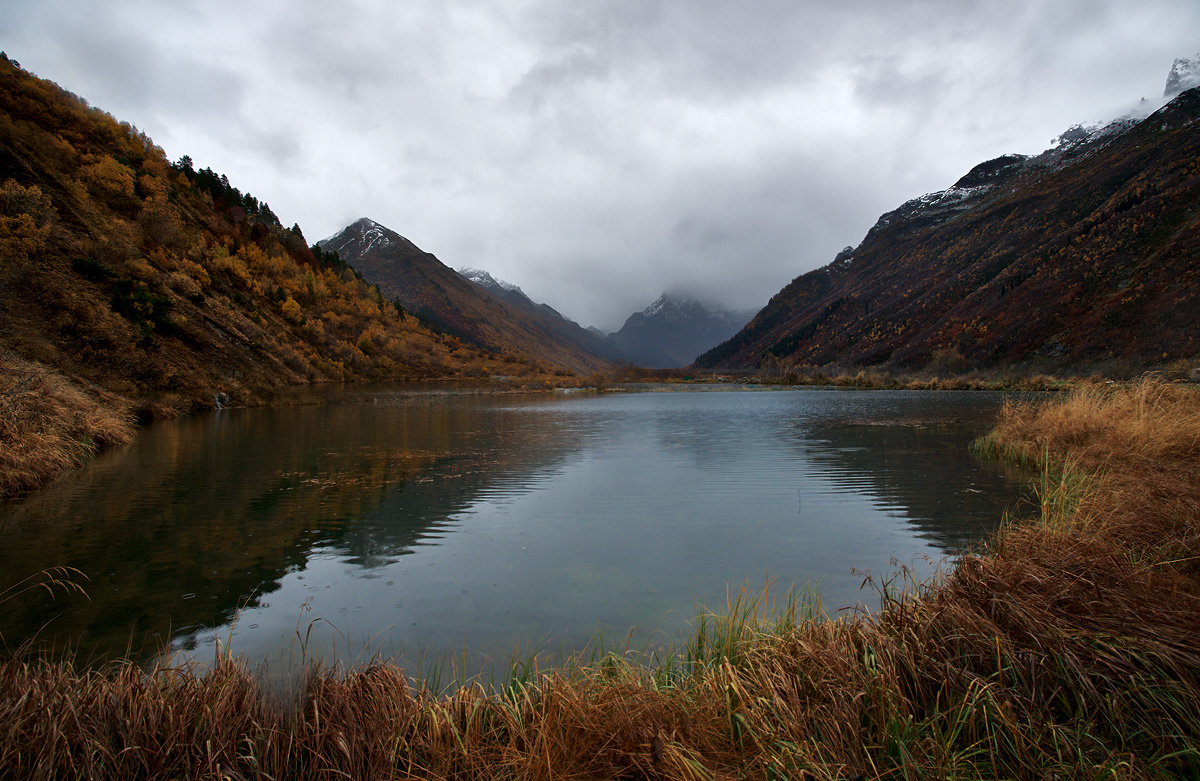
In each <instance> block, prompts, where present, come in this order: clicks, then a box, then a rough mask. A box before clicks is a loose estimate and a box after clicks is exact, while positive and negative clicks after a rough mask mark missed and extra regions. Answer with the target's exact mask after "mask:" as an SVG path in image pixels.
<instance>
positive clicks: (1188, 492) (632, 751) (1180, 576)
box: [0, 380, 1200, 781]
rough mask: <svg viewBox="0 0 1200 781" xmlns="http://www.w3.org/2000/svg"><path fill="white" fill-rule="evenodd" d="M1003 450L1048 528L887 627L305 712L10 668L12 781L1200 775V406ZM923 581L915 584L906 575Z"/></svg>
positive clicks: (814, 629) (885, 616)
mask: <svg viewBox="0 0 1200 781" xmlns="http://www.w3.org/2000/svg"><path fill="white" fill-rule="evenodd" d="M976 450H977V452H978V453H979V454H980V455H981V456H987V457H996V458H1001V459H1005V460H1007V461H1011V462H1014V463H1019V464H1022V465H1024V466H1026V467H1028V468H1030V469H1031V470H1033V473H1035V474H1037V475H1038V477H1037V479H1036V485H1037V487H1038V493H1039V498H1040V512H1039V514H1038V515H1037V517H1034V518H1030V519H1010V520H1009V521H1008V522H1006V523H1005V524H1004V525H1003V526H1002V528H1001V529H1000V530H999V531H998V532H997V533H995V534H994V535H993V536H992V537H991V538H990V539H989V541H988V544H987V546H986V548H984V549H981V550H980V551H978V552H975V553H971V554H967V555H964V556H962V557H960V558H959V559H958V560H956V561H955V562H954V563H953V564H949V565H947V568H946V569H945V571H944V572H943V573H942V574H941V575H939V576H938V577H937V578H935V579H933V580H930V581H926V582H922V583H902V584H901V585H904V586H906V587H905V588H903V589H897V588H895V586H896V585H897V584H896V582H895V581H892V582H886V583H882V584H878V590H879V593H880V601H881V604H880V607H879V609H878V610H877V611H875V612H873V613H870V614H861V613H860V614H854V615H850V616H845V617H842V618H838V619H836V620H828V619H826V618H824V617H822V616H820V611H819V609H818V608H817V606H816V604H815V603H814V602H812V601H808V600H804V599H799V598H797V597H796V596H795V595H792V594H789V595H787V596H784V597H780V598H778V599H773V596H774V595H772V594H769V593H767V592H764V593H762V594H760V595H757V596H755V595H750V594H746V593H744V592H743V594H742V595H740V596H739V597H737V598H735V599H733V600H732V601H731V604H730V605H729V606H728V610H727V612H725V613H724V614H721V615H707V616H705V617H704V618H703V620H702V621H700V622H699V625H698V627H697V628H696V632H695V634H694V636H693V639H692V640H691V641H690V642H689V643H688V644H687V645H686V646H685V647H684V648H682V649H679V650H678V651H677V652H676V653H674V654H669V655H668V656H667V657H665V658H660V657H655V658H653V659H649V660H647V659H645V658H643V657H640V656H638V655H635V654H625V655H622V654H611V653H610V654H595V655H593V656H592V657H591V658H589V659H588V660H581V661H580V662H579V663H578V664H574V665H568V666H566V667H564V668H561V669H554V670H538V669H537V665H536V660H532V661H531V662H530V663H529V664H525V665H522V664H516V665H514V667H513V669H512V673H511V678H510V679H509V680H508V681H507V682H506V683H504V684H503V685H500V686H496V687H494V688H493V689H491V690H485V689H484V687H482V686H481V685H478V684H476V685H471V686H466V687H462V688H459V689H457V690H454V691H452V692H446V693H438V692H435V691H432V690H431V689H430V688H429V687H428V686H427V685H422V684H418V683H415V682H414V681H413V680H412V679H410V678H408V677H407V676H406V675H405V673H404V672H403V671H402V670H400V669H398V668H396V667H395V666H392V665H388V664H370V665H367V666H363V667H359V668H355V669H352V670H341V669H329V668H324V667H321V666H319V665H314V666H311V667H309V668H308V669H307V670H306V672H305V673H304V674H303V675H301V676H300V678H299V680H298V681H297V686H296V687H295V690H294V691H289V692H287V693H282V694H281V693H280V691H279V690H278V689H277V688H272V687H271V686H267V685H265V683H264V682H263V681H262V679H261V678H260V676H259V675H257V674H256V673H255V672H254V671H252V670H251V669H249V668H248V667H247V665H246V664H244V663H243V662H241V661H239V660H238V659H235V658H231V657H230V656H229V655H227V654H226V655H221V656H218V658H217V659H216V660H214V662H213V663H212V664H211V665H208V666H206V667H205V668H203V669H201V668H162V669H155V670H150V671H147V670H144V669H142V668H140V667H138V666H137V665H136V664H135V663H132V662H120V663H112V664H110V665H109V666H107V667H104V668H101V669H85V668H83V667H82V666H76V665H74V664H73V663H71V662H70V661H59V660H51V659H45V658H39V657H36V656H34V655H32V654H21V653H17V654H16V656H15V658H11V659H8V660H6V661H4V662H0V777H6V778H10V777H11V778H18V777H19V778H31V779H51V778H74V777H80V778H85V777H86V778H94V779H103V778H122V779H125V778H145V779H151V778H164V779H165V778H176V777H187V778H213V779H216V778H247V779H248V778H271V779H280V778H347V777H350V778H443V779H449V778H455V779H477V778H479V779H481V778H512V779H541V778H545V779H549V778H613V779H616V778H647V779H657V778H672V779H725V778H767V779H785V778H786V779H796V780H799V779H806V780H807V781H813V779H822V780H823V781H833V780H834V779H877V778H880V779H882V778H888V779H891V778H896V779H900V778H904V779H913V778H927V779H944V778H981V777H983V778H1096V779H1099V778H1106V779H1107V778H1115V779H1126V778H1128V779H1135V778H1137V779H1142V778H1179V777H1196V776H1197V775H1200V711H1198V710H1197V708H1196V703H1197V702H1200V390H1198V389H1196V388H1194V387H1192V386H1190V385H1183V384H1172V383H1167V382H1161V381H1154V380H1143V381H1140V382H1137V383H1133V384H1129V385H1119V386H1118V385H1111V386H1110V385H1105V384H1103V383H1079V384H1077V385H1076V386H1075V387H1074V388H1073V389H1072V390H1071V391H1070V392H1069V393H1068V394H1065V395H1061V396H1058V397H1056V398H1054V399H1051V400H1048V401H1041V402H1036V403H1033V402H1018V401H1010V402H1009V403H1008V404H1007V405H1006V406H1005V408H1004V410H1003V412H1002V414H1001V416H1000V419H999V421H998V423H997V425H996V427H995V428H994V429H993V431H992V432H991V433H990V434H989V435H988V436H987V437H985V438H983V439H981V440H980V441H979V442H978V443H977V444H976ZM897 577H898V578H900V579H901V580H903V577H904V573H903V572H901V573H899V575H898V576H897Z"/></svg>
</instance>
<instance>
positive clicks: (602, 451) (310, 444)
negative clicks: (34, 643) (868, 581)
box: [0, 389, 1021, 669]
mask: <svg viewBox="0 0 1200 781" xmlns="http://www.w3.org/2000/svg"><path fill="white" fill-rule="evenodd" d="M355 395H356V397H357V401H356V403H346V404H328V405H324V406H319V407H295V408H277V409H265V410H225V411H220V412H216V413H211V414H204V415H198V416H194V417H192V418H188V419H183V420H179V421H172V422H169V423H163V424H155V425H154V426H152V427H151V428H149V429H148V430H146V431H144V432H143V433H142V435H141V436H140V438H139V440H138V441H137V443H136V444H135V445H133V446H130V447H127V448H124V449H121V450H118V451H114V452H110V453H107V454H105V455H104V456H102V457H101V458H99V459H97V460H96V461H95V462H94V463H92V464H91V465H89V466H88V467H86V468H85V469H82V470H79V471H78V472H76V473H74V474H72V475H69V476H67V477H66V478H65V479H63V480H62V481H60V482H59V483H58V484H56V485H55V486H52V487H51V488H49V489H47V490H45V491H43V492H41V493H39V494H37V495H35V496H33V497H30V498H28V499H26V500H23V501H21V502H16V503H9V504H7V505H3V506H0V572H3V573H4V576H5V578H6V580H7V581H8V582H15V581H16V580H19V579H20V577H23V576H24V575H26V574H28V573H30V572H35V571H37V570H39V569H41V568H43V567H49V566H57V565H68V566H74V567H77V568H79V569H80V570H82V571H83V572H85V573H86V574H87V576H88V577H89V578H90V582H89V583H87V584H85V587H86V589H87V591H88V593H89V595H90V597H91V600H90V601H84V600H80V599H78V598H64V597H62V596H60V597H59V598H58V599H56V600H54V601H51V600H49V599H48V598H47V596H46V595H44V594H40V593H39V594H34V595H29V596H28V597H27V598H23V599H21V600H17V601H15V602H14V603H12V606H11V609H9V610H7V611H6V615H4V617H3V618H0V632H2V633H3V636H4V639H5V641H6V642H7V643H8V645H9V646H10V647H11V646H13V645H15V644H17V643H19V642H21V641H22V640H25V639H27V638H29V637H32V636H35V635H36V637H37V638H38V640H39V641H40V642H42V643H43V644H53V645H55V646H56V647H62V646H63V645H65V644H68V643H69V644H72V645H75V646H77V647H78V648H79V649H80V651H81V653H83V654H84V655H85V656H89V655H95V656H111V655H114V654H121V653H123V652H124V651H125V650H126V648H133V649H141V648H150V649H153V648H156V647H157V646H158V644H161V642H162V641H163V640H164V639H165V638H166V637H168V636H171V637H173V638H174V644H173V649H174V650H175V652H176V653H178V654H179V655H180V658H188V657H189V656H190V655H194V656H195V657H197V658H200V659H205V658H210V657H211V655H212V653H213V652H214V644H215V642H216V640H217V639H218V638H219V639H220V640H221V642H222V643H223V644H226V645H227V646H230V647H232V650H233V651H234V652H235V653H243V654H245V655H246V656H247V657H248V658H249V659H251V660H262V659H267V658H272V659H286V658H288V657H292V658H294V657H295V656H296V655H297V654H298V653H303V654H306V655H307V656H309V657H320V658H323V659H325V660H327V661H330V660H334V659H339V660H341V661H343V662H346V663H354V662H355V661H366V660H367V659H370V658H372V657H375V656H383V657H389V658H398V659H399V660H400V661H402V662H403V663H405V664H408V665H410V666H415V665H416V664H417V663H418V660H419V659H424V660H425V661H424V662H423V663H425V664H428V661H427V660H428V658H429V657H431V656H435V655H438V654H442V653H445V652H447V651H449V650H455V651H456V652H457V654H458V656H459V658H460V659H465V665H466V667H467V668H468V669H479V668H481V667H482V666H483V661H482V660H483V659H484V658H486V657H487V656H488V655H495V656H498V657H499V658H500V660H501V662H504V661H507V659H508V657H509V655H510V654H511V652H512V650H513V648H514V646H516V647H518V648H520V649H522V651H528V650H530V649H541V650H544V651H546V652H548V653H551V654H553V653H557V652H559V651H568V652H569V651H572V650H577V649H579V648H581V647H583V646H584V645H585V644H586V643H588V642H589V640H591V639H593V638H594V637H595V636H596V635H597V633H600V634H602V635H603V636H604V638H605V642H607V643H609V644H610V645H611V644H613V643H615V644H617V645H622V644H623V643H624V642H625V639H626V637H627V636H628V635H629V632H630V629H631V628H633V629H634V635H633V641H632V642H633V645H635V646H638V647H643V646H647V645H658V644H662V643H664V642H667V641H669V640H670V639H672V638H674V637H676V636H677V635H678V633H680V632H681V631H685V629H686V626H687V623H688V622H689V621H690V619H691V618H692V617H693V616H694V614H695V605H696V603H697V601H702V602H704V603H706V604H708V605H709V606H710V607H717V606H719V605H721V604H723V603H724V600H725V596H726V592H727V589H729V588H733V589H735V590H736V589H737V588H738V587H740V586H741V585H742V584H743V583H745V584H748V585H749V586H751V587H753V588H760V587H761V586H762V585H763V584H764V582H765V581H766V579H767V578H768V577H770V578H771V579H773V581H774V583H775V587H777V588H782V587H786V586H787V585H790V584H795V585H797V586H803V585H805V584H813V585H815V586H816V587H817V588H819V590H820V593H821V595H822V597H823V602H824V606H825V608H826V610H827V611H830V612H833V611H835V610H837V609H838V608H842V607H845V606H850V605H854V604H856V603H859V602H866V603H868V604H874V603H875V597H874V596H873V595H872V594H870V593H864V592H862V591H861V590H860V585H861V583H862V575H861V574H856V573H855V572H854V569H855V568H857V570H860V571H870V572H873V573H875V574H882V573H886V572H887V571H889V570H894V564H893V563H892V562H899V563H901V564H905V565H913V566H915V567H916V569H917V571H918V572H919V573H922V574H927V573H929V572H931V571H932V565H931V564H930V563H928V562H926V561H925V560H924V559H925V557H930V558H932V559H933V560H937V559H940V558H941V557H943V556H945V555H946V554H947V553H953V552H956V551H958V550H961V549H962V548H964V547H965V546H968V545H970V544H972V542H973V541H977V540H979V539H980V538H981V537H982V535H983V534H984V533H985V532H986V531H987V530H988V529H989V528H991V527H993V526H994V525H995V524H996V523H998V522H999V520H1000V519H1001V517H1002V515H1003V513H1004V511H1005V509H1006V508H1007V507H1011V506H1013V505H1014V503H1015V501H1016V500H1017V498H1018V496H1019V494H1020V487H1021V482H1020V480H1019V478H1018V477H1016V476H1014V475H1006V474H1003V473H1001V472H999V471H997V469H996V467H994V466H989V465H984V464H980V463H978V462H976V461H975V460H973V459H972V458H971V457H970V455H969V454H968V453H967V445H968V443H969V442H970V440H971V439H972V438H973V437H975V436H977V435H979V434H980V433H982V432H983V431H985V430H986V429H987V428H988V426H989V425H990V423H991V421H992V419H993V417H994V415H995V411H996V410H997V409H998V407H999V405H1000V403H1001V402H1002V398H1003V397H1002V396H1000V395H998V394H989V393H970V392H962V393H956V392H937V393H932V392H919V391H849V390H820V389H802V390H786V391H784V390H781V391H757V392H754V391H740V392H719V391H715V390H707V391H701V392H663V393H636V394H602V395H594V394H557V395H546V394H542V395H503V396H486V395H467V394H449V393H411V392H395V391H392V392H389V391H387V390H385V389H378V390H374V391H372V392H370V393H365V394H364V393H363V392H362V391H361V389H360V390H358V391H356V394H355Z"/></svg>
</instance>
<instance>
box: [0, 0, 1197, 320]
mask: <svg viewBox="0 0 1200 781" xmlns="http://www.w3.org/2000/svg"><path fill="white" fill-rule="evenodd" d="M8 5H9V6H10V7H9V8H8V9H6V13H5V16H4V19H2V20H0V47H2V48H4V49H5V50H7V52H8V53H9V55H10V56H12V57H15V58H16V59H19V60H20V61H21V62H22V63H23V65H25V66H26V67H27V68H29V69H30V70H32V71H33V72H35V73H37V74H39V75H41V76H44V77H46V78H50V79H53V80H55V81H57V82H59V83H60V84H61V85H62V86H63V87H65V88H67V89H69V90H72V91H74V92H76V93H78V94H80V95H82V96H84V97H85V98H87V99H88V100H90V101H91V102H92V103H93V104H95V105H98V106H100V107H102V108H104V109H106V110H108V111H110V112H112V113H113V114H114V115H116V116H118V117H119V118H121V119H124V120H128V121H130V122H133V123H134V124H136V125H138V126H139V127H141V128H142V129H144V130H146V131H147V132H148V133H149V134H150V135H151V136H152V137H153V138H154V139H155V140H156V141H157V142H158V143H159V144H161V145H162V146H163V147H164V148H165V149H166V151H167V153H168V154H169V155H171V156H172V157H178V156H180V155H182V154H189V155H191V156H192V157H193V158H194V159H195V161H196V162H197V164H199V165H208V166H211V167H213V168H214V169H215V170H218V171H221V172H223V173H226V174H228V175H229V177H230V179H231V180H232V181H233V182H234V183H235V184H236V185H237V186H238V187H240V188H241V189H242V190H244V191H250V192H253V193H254V194H255V195H256V196H258V197H259V198H262V199H265V200H267V201H268V202H270V204H271V206H272V208H273V209H274V210H275V211H276V212H277V213H278V214H279V215H280V216H281V218H283V219H284V220H285V221H286V222H288V223H291V222H293V221H297V222H299V223H300V225H301V226H302V227H303V228H304V229H305V232H306V235H307V236H308V237H309V239H310V240H315V239H317V238H321V237H324V236H326V235H329V234H332V233H334V232H335V231H336V230H338V229H340V228H341V227H342V226H344V225H345V224H347V223H349V222H351V221H352V220H354V219H356V218H357V217H359V216H364V215H366V216H370V217H372V218H373V219H376V220H378V221H380V222H383V223H384V224H386V225H388V226H390V227H392V228H394V229H395V230H397V231H399V232H400V233H403V234H405V235H406V236H408V237H409V238H410V239H412V240H413V241H415V242H416V243H417V244H418V245H420V246H421V247H422V248H424V249H426V250H428V251H430V252H433V253H435V254H436V255H438V256H439V257H440V258H442V260H443V261H445V262H446V263H447V264H448V265H450V266H452V267H460V266H468V265H469V266H476V267H480V268H485V269H488V270H489V271H491V272H492V273H493V274H495V275H496V276H498V277H501V278H505V279H508V280H510V281H512V282H515V283H517V284H519V285H521V287H522V288H523V289H524V290H525V291H526V292H527V293H529V294H530V295H531V296H532V297H534V298H535V299H538V300H543V301H546V302H548V303H550V304H552V305H553V306H555V307H556V308H558V309H559V310H560V311H562V312H564V313H565V314H567V315H568V316H570V317H573V318H575V319H577V320H579V321H581V322H583V323H584V324H597V325H600V326H601V327H605V328H615V327H617V326H619V325H620V323H621V322H622V321H623V320H624V318H625V317H626V316H627V315H628V314H629V313H631V312H632V311H634V310H636V309H640V308H641V307H643V306H645V305H646V304H648V303H649V302H650V301H652V300H653V299H654V298H655V297H657V295H658V293H659V292H661V291H662V290H664V289H683V290H690V291H692V292H696V293H698V294H700V295H702V296H705V297H708V298H711V299H714V300H717V301H720V302H722V303H725V304H727V305H729V306H735V307H751V306H761V305H762V304H764V303H765V302H766V301H767V299H768V298H769V297H770V296H771V295H773V294H774V293H775V292H777V291H778V289H779V288H780V287H782V286H783V285H784V284H786V283H787V282H788V281H790V280H791V279H792V278H793V277H795V276H797V275H798V274H800V273H802V272H804V271H807V270H809V269H812V268H815V267H817V266H819V265H823V264H824V263H827V262H829V261H830V260H831V259H832V258H833V256H834V254H836V252H837V251H838V250H840V249H841V248H842V247H843V246H845V245H847V244H857V243H858V242H859V241H860V240H861V238H862V237H863V235H864V234H865V233H866V231H867V229H869V228H870V226H871V225H872V224H873V223H874V222H875V220H876V218H877V217H878V216H879V215H880V214H881V213H882V212H884V211H887V210H890V209H892V208H894V207H896V206H897V205H899V204H900V203H901V202H903V201H904V200H907V199H908V198H911V197H914V196H916V195H920V194H921V193H924V192H927V191H930V190H935V189H940V188H943V187H946V186H948V185H949V184H950V183H952V182H953V181H954V180H955V179H957V178H958V177H959V176H960V175H961V174H963V173H965V172H966V171H967V170H968V169H970V168H971V167H972V166H973V165H974V164H975V163H978V162H981V161H982V160H985V159H988V158H991V157H995V156H998V155H1001V154H1004V153H1007V152H1024V153H1035V152H1038V151H1040V150H1041V149H1043V148H1045V147H1046V146H1047V145H1048V144H1049V142H1050V139H1052V138H1054V137H1055V136H1056V135H1057V134H1058V133H1060V132H1062V130H1064V129H1065V128H1066V127H1068V126H1069V125H1071V124H1073V123H1075V122H1081V121H1096V120H1102V119H1107V118H1110V117H1113V116H1116V115H1117V114H1119V113H1121V112H1122V111H1123V110H1125V109H1126V108H1127V107H1129V106H1131V105H1132V104H1133V103H1134V102H1136V101H1137V100H1138V99H1139V98H1141V97H1143V96H1146V97H1150V98H1154V97H1155V96H1157V95H1158V94H1160V93H1161V91H1162V84H1163V81H1164V80H1165V78H1166V74H1167V71H1168V70H1169V68H1170V65H1171V62H1172V60H1173V59H1174V58H1175V57H1180V56H1189V55H1192V54H1195V53H1196V52H1197V50H1200V40H1198V39H1197V37H1196V35H1195V31H1196V30H1200V4H1197V3H1195V2H1193V0H1143V1H1142V2H1139V3H1136V4H1134V3H1127V2H1122V1H1121V0H1056V1H1055V2H1051V1H1050V0H1008V1H1006V2H1000V1H999V0H988V1H985V2H980V3H962V2H958V1H957V0H917V1H915V2H906V3H894V2H884V1H883V0H843V2H836V3H835V2H812V3H796V2H793V1H792V0H748V1H747V2H744V3H727V2H723V1H722V0H608V1H607V2H599V3H562V2H557V0H554V1H553V2H551V0H511V1H509V2H499V3H497V2H483V0H470V1H460V2H453V3H446V2H442V0H412V2H405V3H392V2H387V0H357V1H355V2H348V3H336V4H335V3H327V2H318V1H317V0H264V1H263V2H260V3H252V4H248V3H241V2H233V1H232V0H207V1H206V2H203V3H201V2H186V3H184V2H180V3H159V2H151V0H109V2H106V3H102V4H101V3H91V2H85V0H15V1H14V2H11V3H9V4H8Z"/></svg>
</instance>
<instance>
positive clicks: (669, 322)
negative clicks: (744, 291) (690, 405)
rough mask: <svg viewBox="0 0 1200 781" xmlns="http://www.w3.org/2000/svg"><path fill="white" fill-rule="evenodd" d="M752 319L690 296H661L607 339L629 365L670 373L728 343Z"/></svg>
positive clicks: (746, 315)
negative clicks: (723, 343)
mask: <svg viewBox="0 0 1200 781" xmlns="http://www.w3.org/2000/svg"><path fill="white" fill-rule="evenodd" d="M753 316H754V312H731V311H730V310H728V309H724V308H722V307H718V306H706V305H704V304H702V303H701V302H700V301H698V300H696V299H695V298H693V297H691V296H686V295H677V294H670V293H663V294H662V295H661V296H659V298H658V300H657V301H655V302H654V303H653V304H651V305H650V306H648V307H646V308H645V309H644V310H642V311H641V312H634V313H633V314H632V315H630V316H629V318H628V319H627V320H626V321H625V324H624V325H622V326H621V330H619V331H616V332H615V333H612V334H610V335H609V337H608V338H609V341H610V342H611V343H612V344H613V345H614V346H616V347H617V348H618V349H619V350H620V351H621V352H622V354H623V355H624V357H625V359H626V360H628V361H630V362H631V363H634V364H637V365H639V366H645V367H648V368H655V369H673V368H676V367H679V366H687V365H688V364H690V363H691V362H692V361H694V360H695V359H696V356H697V355H699V354H700V353H702V352H704V351H705V350H707V349H709V348H710V347H712V346H714V345H717V344H720V343H721V342H723V341H724V340H726V339H728V338H729V337H730V336H732V335H733V334H735V333H737V332H738V329H740V328H741V327H742V326H744V325H745V324H746V323H747V322H749V321H750V318H751V317H753Z"/></svg>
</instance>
